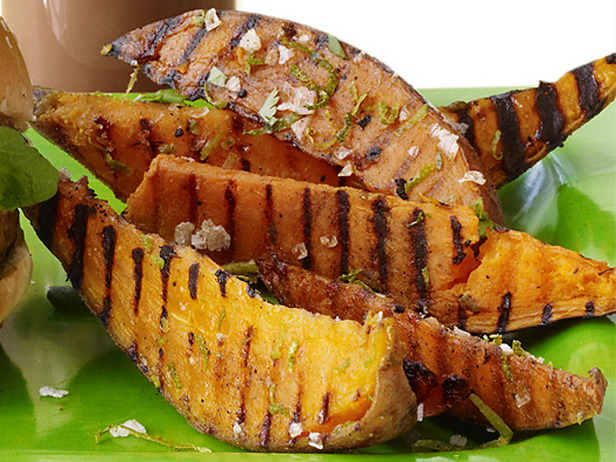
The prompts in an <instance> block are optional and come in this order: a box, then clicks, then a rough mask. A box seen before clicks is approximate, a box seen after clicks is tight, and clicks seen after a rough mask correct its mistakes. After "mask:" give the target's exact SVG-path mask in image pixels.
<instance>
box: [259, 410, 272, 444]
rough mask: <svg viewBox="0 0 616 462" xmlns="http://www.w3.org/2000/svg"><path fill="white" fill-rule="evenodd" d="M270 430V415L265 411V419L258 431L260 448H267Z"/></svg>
mask: <svg viewBox="0 0 616 462" xmlns="http://www.w3.org/2000/svg"><path fill="white" fill-rule="evenodd" d="M271 428H272V414H271V412H269V411H267V413H266V414H265V419H264V420H263V425H261V430H260V431H259V444H261V446H267V443H269V437H270V430H271Z"/></svg>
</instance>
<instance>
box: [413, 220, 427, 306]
mask: <svg viewBox="0 0 616 462" xmlns="http://www.w3.org/2000/svg"><path fill="white" fill-rule="evenodd" d="M423 215H424V212H423V210H421V209H418V208H416V209H415V210H413V219H412V222H413V223H415V224H414V225H413V226H411V227H410V228H409V232H410V234H411V242H412V243H413V247H414V248H413V250H414V254H415V256H414V263H415V270H416V274H415V287H416V288H417V294H418V296H419V299H418V300H417V308H418V311H419V312H421V313H423V314H427V309H428V284H427V282H426V280H425V278H424V271H425V268H427V263H428V240H427V238H426V227H425V223H424V220H422V219H420V217H421V216H423Z"/></svg>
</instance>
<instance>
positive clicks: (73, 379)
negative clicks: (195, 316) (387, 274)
mask: <svg viewBox="0 0 616 462" xmlns="http://www.w3.org/2000/svg"><path fill="white" fill-rule="evenodd" d="M494 91H495V90H494V89H472V90H468V89H448V90H430V91H426V92H424V94H425V96H426V97H427V98H428V99H430V100H431V101H432V102H433V103H434V104H437V105H438V104H446V103H448V102H451V101H453V100H456V99H471V98H475V97H478V96H486V95H490V94H492V93H493V92H494ZM30 136H31V138H32V139H33V141H34V143H35V144H36V146H37V147H39V148H40V150H41V151H42V152H43V153H44V154H45V155H46V156H47V157H48V158H49V159H50V160H52V162H53V163H54V164H55V165H56V166H64V165H66V166H68V168H69V170H70V171H72V172H74V173H75V174H81V173H82V172H83V169H81V168H80V167H79V166H77V165H76V164H75V162H73V161H72V160H70V159H67V158H66V156H64V155H63V154H62V153H61V152H59V151H58V150H57V149H55V148H54V147H52V146H50V145H49V144H48V143H46V142H45V141H43V140H41V139H40V138H39V137H38V136H36V134H33V133H30ZM92 185H93V187H94V188H95V189H97V190H99V191H100V190H101V188H100V185H99V183H97V182H92ZM501 192H502V198H503V204H504V208H505V213H506V216H507V219H508V223H507V224H508V226H510V227H511V228H515V229H520V230H525V231H528V232H530V233H531V234H533V235H534V236H536V237H538V238H540V239H542V240H543V241H546V242H549V243H551V244H559V245H562V246H564V247H567V248H570V249H573V250H576V251H579V252H581V253H583V254H585V255H587V256H589V257H592V258H595V259H600V260H607V261H608V262H609V263H610V264H611V265H615V264H616V106H612V107H610V108H608V109H607V110H606V111H604V113H602V114H600V115H599V116H598V117H597V119H596V120H593V121H591V122H590V123H589V124H588V125H587V126H585V127H583V128H582V129H581V130H579V131H578V132H577V133H575V134H574V135H573V136H572V137H571V138H570V139H569V140H567V142H566V144H565V147H563V148H561V149H559V150H558V151H557V152H554V153H552V154H551V155H550V156H549V158H547V159H545V160H544V161H543V162H542V163H541V164H539V165H538V166H536V167H535V168H534V169H532V170H531V171H529V172H528V173H527V174H526V175H525V176H524V177H522V178H520V179H519V180H518V181H516V182H515V183H514V184H512V185H509V186H508V187H507V188H505V189H504V190H502V191H501ZM102 195H103V196H105V193H103V194H102ZM116 205H117V203H116ZM25 227H26V229H27V239H28V242H29V245H30V248H31V251H32V254H33V256H34V260H35V271H34V282H33V284H32V286H31V288H30V291H29V294H28V296H27V299H26V300H25V301H24V302H23V304H22V305H21V307H20V309H19V310H18V311H17V312H16V313H14V314H13V315H12V316H11V317H10V318H9V319H7V320H6V322H5V323H4V326H3V327H2V328H1V329H0V460H3V461H4V460H20V461H25V460H58V461H59V460H86V459H87V460H99V459H100V460H103V459H105V460H107V459H113V460H120V459H122V460H140V459H147V460H156V459H172V460H173V459H191V460H200V459H203V460H224V461H227V460H237V459H238V455H239V454H240V453H241V452H242V451H240V450H238V449H236V448H234V447H231V446H228V445H225V444H222V443H220V442H218V441H216V440H215V439H214V438H210V437H208V436H203V435H201V434H199V433H197V432H196V431H195V430H193V429H192V428H191V427H190V426H189V425H188V424H187V423H186V422H185V420H184V419H183V417H181V416H180V415H179V414H178V413H177V412H176V411H175V410H174V409H173V407H171V406H170V405H169V404H167V402H166V401H165V400H164V399H163V398H162V397H161V396H159V395H158V393H157V392H156V390H155V389H154V387H153V386H152V385H151V384H150V383H149V382H148V380H146V379H145V378H144V377H143V376H142V375H141V373H140V372H139V371H138V370H137V368H135V367H134V365H133V364H132V363H131V361H130V360H129V359H128V357H126V355H125V354H124V353H122V352H121V351H119V350H118V349H117V348H115V347H114V345H113V342H112V341H111V340H110V339H109V338H108V336H107V334H106V333H105V331H104V329H103V327H102V325H100V324H99V323H98V321H96V320H95V319H94V317H93V316H91V315H90V314H89V313H88V312H87V311H86V310H85V309H82V308H80V307H78V308H77V309H71V308H68V307H67V308H64V309H56V308H54V307H53V306H52V305H51V303H50V302H49V301H48V300H47V288H48V287H49V286H66V284H67V283H66V276H65V274H64V272H63V271H62V269H61V268H60V265H59V264H58V263H57V262H56V260H55V258H54V257H52V256H51V254H50V253H49V252H48V251H47V250H46V249H45V248H43V246H42V245H41V244H40V243H39V242H38V240H37V239H36V237H35V236H34V234H33V233H32V231H31V229H29V225H25ZM517 336H518V338H520V339H521V340H522V341H523V344H524V346H525V347H526V348H527V349H529V350H530V351H531V352H532V353H534V354H535V355H538V356H543V357H544V358H546V360H548V361H552V362H553V363H554V365H555V366H557V367H560V368H564V369H568V370H571V371H573V372H576V373H579V374H586V373H587V371H588V370H589V369H591V368H592V367H595V366H597V367H599V368H601V369H602V371H603V372H604V374H605V375H606V377H607V378H608V381H609V382H610V383H611V384H612V385H611V386H610V387H609V388H608V392H607V395H606V400H605V404H604V409H603V413H602V415H600V416H598V417H595V418H594V419H592V420H590V421H587V422H585V423H583V424H582V425H576V426H573V427H570V428H566V429H561V430H554V431H546V432H536V433H529V434H519V435H516V437H515V439H514V442H513V443H512V444H510V445H509V446H507V447H503V448H496V449H490V450H483V451H460V452H457V453H441V454H433V453H432V454H426V453H420V454H418V453H416V454H411V447H410V441H411V440H412V436H413V435H410V434H409V435H405V436H404V437H401V438H398V439H397V440H395V441H392V442H390V443H388V444H384V445H380V446H377V447H373V448H370V449H367V450H363V451H361V453H358V454H337V455H325V454H324V455H293V456H289V455H271V454H269V455H263V454H241V457H243V458H246V460H247V461H248V460H253V459H254V460H263V459H264V458H267V459H268V460H269V459H270V458H275V457H285V458H291V459H293V460H298V461H300V462H302V461H308V460H310V461H316V460H323V461H329V460H332V461H333V460H336V461H341V460H342V461H353V460H379V461H398V460H400V461H406V462H408V461H409V460H429V461H460V460H465V461H472V462H474V461H486V460H494V459H497V460H499V461H515V462H519V461H520V460H528V461H530V460H575V461H583V462H586V461H588V462H590V461H599V460H601V461H613V460H615V458H616V422H615V419H616V391H615V390H616V388H615V386H616V326H615V325H614V318H601V319H591V320H584V321H567V322H561V323H557V324H556V325H554V326H552V327H549V328H540V329H533V330H529V331H526V332H520V333H518V335H517ZM43 385H50V386H54V387H56V388H63V389H66V390H68V391H69V392H70V393H69V395H68V396H66V397H64V398H62V399H54V398H41V397H40V396H39V392H38V390H39V388H40V387H41V386H43ZM127 419H137V420H138V421H139V422H141V423H142V424H143V425H145V426H146V428H147V429H148V431H149V432H150V433H151V434H155V435H158V436H162V437H164V438H167V439H171V440H176V441H186V442H191V443H194V444H197V445H200V446H207V447H209V448H211V449H212V450H213V451H214V452H215V453H214V454H195V453H179V452H173V451H170V450H169V449H166V448H163V447H160V446H158V445H155V444H152V443H149V442H146V441H141V440H137V439H134V438H116V439H111V438H104V439H103V440H102V441H101V442H100V443H98V444H96V443H95V441H94V435H95V433H96V432H97V431H98V430H100V429H102V428H104V427H106V426H107V425H109V424H115V423H121V422H124V421H125V420H127ZM415 431H417V432H420V433H422V434H423V435H427V436H430V437H433V436H441V437H443V438H448V435H451V434H453V433H463V434H468V436H469V437H470V438H471V440H472V439H473V436H474V434H475V432H474V431H472V429H468V427H467V426H464V425H459V424H456V423H455V422H451V421H448V420H447V419H436V420H435V421H424V422H422V423H421V424H419V425H418V426H417V427H416V429H415Z"/></svg>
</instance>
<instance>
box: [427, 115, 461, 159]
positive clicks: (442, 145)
mask: <svg viewBox="0 0 616 462" xmlns="http://www.w3.org/2000/svg"><path fill="white" fill-rule="evenodd" d="M430 136H432V137H433V138H437V139H438V148H439V150H440V151H441V152H442V153H443V154H445V155H446V156H447V158H448V159H449V160H451V159H453V158H454V157H455V156H456V154H457V153H458V135H456V134H455V133H452V132H451V131H449V130H448V129H447V128H445V127H441V126H440V125H439V124H436V123H435V124H432V125H431V126H430Z"/></svg>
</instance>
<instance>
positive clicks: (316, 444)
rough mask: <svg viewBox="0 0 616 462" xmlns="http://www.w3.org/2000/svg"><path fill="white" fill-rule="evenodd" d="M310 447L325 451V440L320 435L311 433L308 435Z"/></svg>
mask: <svg viewBox="0 0 616 462" xmlns="http://www.w3.org/2000/svg"><path fill="white" fill-rule="evenodd" d="M308 445H309V446H312V447H313V448H315V449H319V450H321V449H323V438H322V437H321V434H320V433H317V432H310V434H309V435H308Z"/></svg>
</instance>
